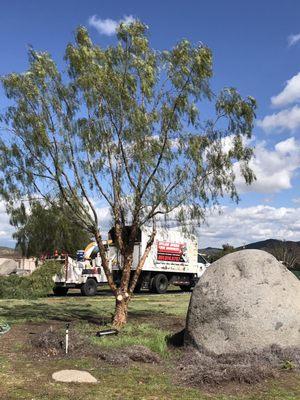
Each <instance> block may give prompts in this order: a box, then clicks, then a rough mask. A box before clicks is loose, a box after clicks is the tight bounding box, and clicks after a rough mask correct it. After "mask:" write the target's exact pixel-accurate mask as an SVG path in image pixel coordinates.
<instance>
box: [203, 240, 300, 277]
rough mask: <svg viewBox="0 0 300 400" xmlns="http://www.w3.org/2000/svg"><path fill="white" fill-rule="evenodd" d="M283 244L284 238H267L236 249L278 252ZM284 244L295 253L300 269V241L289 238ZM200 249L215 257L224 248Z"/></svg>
mask: <svg viewBox="0 0 300 400" xmlns="http://www.w3.org/2000/svg"><path fill="white" fill-rule="evenodd" d="M282 245H283V242H282V240H278V239H266V240H261V241H259V242H253V243H248V244H246V245H244V246H240V247H236V248H235V250H242V249H257V250H264V251H268V252H269V253H272V254H274V253H275V252H276V249H278V248H280V247H281V246H282ZM284 246H286V247H287V249H288V250H289V251H290V252H292V253H293V254H294V255H295V257H296V259H297V263H296V266H295V268H296V269H297V270H299V271H300V241H299V242H294V241H292V240H287V241H284ZM199 251H200V252H201V253H203V254H205V255H206V256H208V257H215V256H218V254H220V253H222V251H223V250H222V249H219V248H216V247H207V248H205V249H199Z"/></svg>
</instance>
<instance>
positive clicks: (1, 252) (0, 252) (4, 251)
mask: <svg viewBox="0 0 300 400" xmlns="http://www.w3.org/2000/svg"><path fill="white" fill-rule="evenodd" d="M18 257H21V254H20V253H19V252H18V251H16V250H15V249H13V248H11V247H5V246H0V258H18Z"/></svg>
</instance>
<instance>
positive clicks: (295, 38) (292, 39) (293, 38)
mask: <svg viewBox="0 0 300 400" xmlns="http://www.w3.org/2000/svg"><path fill="white" fill-rule="evenodd" d="M287 41H288V46H289V47H291V46H294V45H295V44H297V43H298V42H300V33H297V34H295V35H294V34H292V35H289V36H288V38H287Z"/></svg>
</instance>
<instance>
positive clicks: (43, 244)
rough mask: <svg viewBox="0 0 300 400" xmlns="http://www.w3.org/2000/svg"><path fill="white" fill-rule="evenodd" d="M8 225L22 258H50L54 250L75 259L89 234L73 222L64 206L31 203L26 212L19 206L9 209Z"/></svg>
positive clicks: (22, 204)
mask: <svg viewBox="0 0 300 400" xmlns="http://www.w3.org/2000/svg"><path fill="white" fill-rule="evenodd" d="M10 223H11V225H13V226H14V227H15V228H16V231H15V232H14V234H13V238H14V239H15V240H16V248H17V249H18V250H21V253H22V255H23V256H25V257H40V256H42V255H53V254H54V252H55V251H56V250H57V251H58V252H59V253H62V252H64V253H67V254H69V255H73V256H74V255H75V254H76V251H77V250H79V249H82V248H85V247H86V245H87V244H88V243H89V242H90V235H89V234H88V233H87V231H86V230H84V229H82V228H80V227H78V225H77V224H75V223H74V221H73V219H72V218H71V216H70V210H69V208H68V207H66V206H62V207H60V206H59V205H49V206H48V207H45V206H44V205H43V204H41V203H40V202H39V201H34V202H33V203H32V204H31V206H30V207H29V209H27V208H26V207H25V205H24V203H21V205H20V206H19V207H16V208H13V209H11V210H10Z"/></svg>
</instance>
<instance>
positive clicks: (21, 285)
mask: <svg viewBox="0 0 300 400" xmlns="http://www.w3.org/2000/svg"><path fill="white" fill-rule="evenodd" d="M61 269H62V265H61V264H60V263H58V262H55V261H46V262H45V263H44V264H43V265H42V266H41V267H39V268H37V269H36V270H35V271H34V272H33V273H32V274H31V275H29V276H18V275H10V276H1V277H0V298H2V299H35V298H39V297H45V296H47V295H48V294H49V293H50V292H51V290H52V288H53V285H54V283H53V276H54V275H55V274H57V273H59V272H60V271H61Z"/></svg>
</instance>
